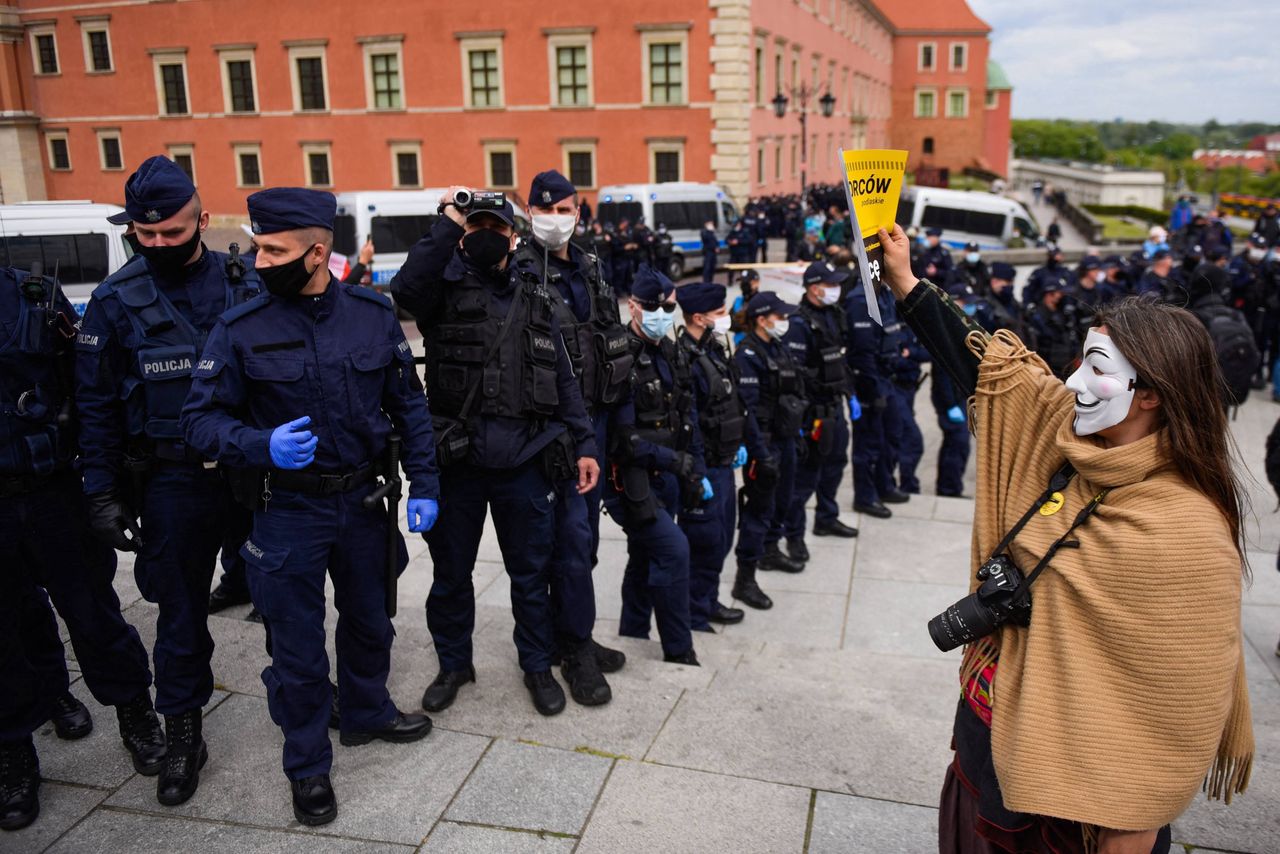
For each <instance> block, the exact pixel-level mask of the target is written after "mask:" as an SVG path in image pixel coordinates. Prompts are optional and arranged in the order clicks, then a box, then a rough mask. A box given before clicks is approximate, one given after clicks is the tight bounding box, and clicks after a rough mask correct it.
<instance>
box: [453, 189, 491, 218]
mask: <svg viewBox="0 0 1280 854" xmlns="http://www.w3.org/2000/svg"><path fill="white" fill-rule="evenodd" d="M506 203H507V195H506V193H494V192H491V191H489V190H467V189H461V190H454V191H453V196H452V197H450V198H447V199H445V200H444V201H442V202H441V203H440V211H439V212H440V213H444V207H445V205H453V206H454V207H455V208H457V209H458V210H460V211H463V212H464V213H470V212H471V211H497V210H502V207H503V205H505V204H506Z"/></svg>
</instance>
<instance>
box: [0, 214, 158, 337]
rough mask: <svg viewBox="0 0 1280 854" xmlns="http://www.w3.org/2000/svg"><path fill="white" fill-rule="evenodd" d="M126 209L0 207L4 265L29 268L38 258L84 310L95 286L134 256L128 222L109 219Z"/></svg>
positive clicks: (0, 250)
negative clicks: (115, 222) (121, 222)
mask: <svg viewBox="0 0 1280 854" xmlns="http://www.w3.org/2000/svg"><path fill="white" fill-rule="evenodd" d="M123 210H124V209H123V208H121V207H117V206H116V205H102V204H95V203H94V202H88V201H62V202H21V203H19V204H16V205H0V266H3V267H17V268H18V269H19V270H28V271H29V270H30V269H31V265H32V263H33V262H36V261H39V262H40V263H41V264H42V265H43V267H44V274H45V275H46V276H52V275H54V274H55V273H56V274H57V276H58V281H59V282H61V283H62V288H63V291H64V293H66V295H67V298H68V299H70V300H71V304H72V305H74V306H75V307H76V311H78V312H80V313H81V314H84V309H85V306H86V305H88V304H89V297H90V296H91V295H92V294H93V289H94V288H96V287H97V286H98V284H99V283H100V282H101V281H102V280H103V279H105V278H106V277H107V276H109V275H111V274H112V273H114V272H115V271H116V270H118V269H120V267H121V266H123V264H124V262H125V261H127V260H129V256H130V255H132V254H133V250H132V249H131V248H130V247H129V244H128V243H127V242H126V241H125V239H124V232H125V226H123V225H112V224H111V223H109V222H107V217H109V216H113V215H115V214H118V213H120V212H121V211H123Z"/></svg>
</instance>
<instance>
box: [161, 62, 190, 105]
mask: <svg viewBox="0 0 1280 854" xmlns="http://www.w3.org/2000/svg"><path fill="white" fill-rule="evenodd" d="M186 72H187V69H186V66H185V65H183V64H182V63H165V64H163V65H161V66H160V82H161V85H162V86H163V87H164V114H165V115H166V116H182V115H186V114H187V113H188V112H190V111H189V110H188V109H187V73H186Z"/></svg>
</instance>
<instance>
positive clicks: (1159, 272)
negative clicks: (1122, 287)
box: [1133, 249, 1174, 299]
mask: <svg viewBox="0 0 1280 854" xmlns="http://www.w3.org/2000/svg"><path fill="white" fill-rule="evenodd" d="M1172 273H1173V255H1172V254H1171V253H1170V252H1169V250H1168V249H1159V250H1157V251H1156V253H1155V254H1154V255H1152V256H1151V263H1150V264H1149V265H1147V269H1146V270H1144V271H1143V273H1142V276H1141V277H1139V279H1138V284H1137V285H1135V286H1134V289H1133V292H1134V293H1135V294H1136V295H1138V296H1146V295H1148V294H1153V295H1155V296H1156V297H1159V298H1160V299H1164V298H1166V297H1168V296H1169V295H1170V294H1172V293H1173V290H1174V282H1173V279H1172V278H1171V274H1172Z"/></svg>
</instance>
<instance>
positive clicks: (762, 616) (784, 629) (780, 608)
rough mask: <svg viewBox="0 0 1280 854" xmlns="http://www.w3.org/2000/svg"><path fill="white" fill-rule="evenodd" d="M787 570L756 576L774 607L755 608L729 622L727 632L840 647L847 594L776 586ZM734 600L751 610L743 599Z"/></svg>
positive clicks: (767, 639)
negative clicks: (761, 609) (795, 589)
mask: <svg viewBox="0 0 1280 854" xmlns="http://www.w3.org/2000/svg"><path fill="white" fill-rule="evenodd" d="M805 572H808V570H805ZM785 574H786V573H774V572H771V573H761V574H760V575H758V576H757V577H756V580H757V581H758V582H759V584H760V587H761V589H763V590H764V591H765V592H766V593H768V594H769V598H771V599H772V600H773V607H772V608H770V609H769V610H768V611H751V612H750V613H749V615H748V617H747V619H744V620H743V621H742V622H741V623H738V624H737V625H733V626H725V627H724V632H723V634H724V636H725V637H731V638H732V637H740V636H747V637H751V638H753V639H756V640H762V641H770V640H789V641H791V642H793V643H799V644H805V645H807V646H821V647H828V648H830V649H838V648H839V647H840V635H841V632H842V630H843V628H844V620H845V610H846V608H847V607H848V596H847V594H832V593H797V592H793V591H789V590H786V589H782V588H779V587H777V586H775V584H774V582H775V580H779V581H780V580H781V579H782V577H783V576H784V575H785ZM803 574H804V573H801V575H803ZM733 604H734V606H735V607H740V608H744V610H749V609H746V607H745V606H744V605H742V603H740V602H736V601H735V602H734V603H733Z"/></svg>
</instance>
